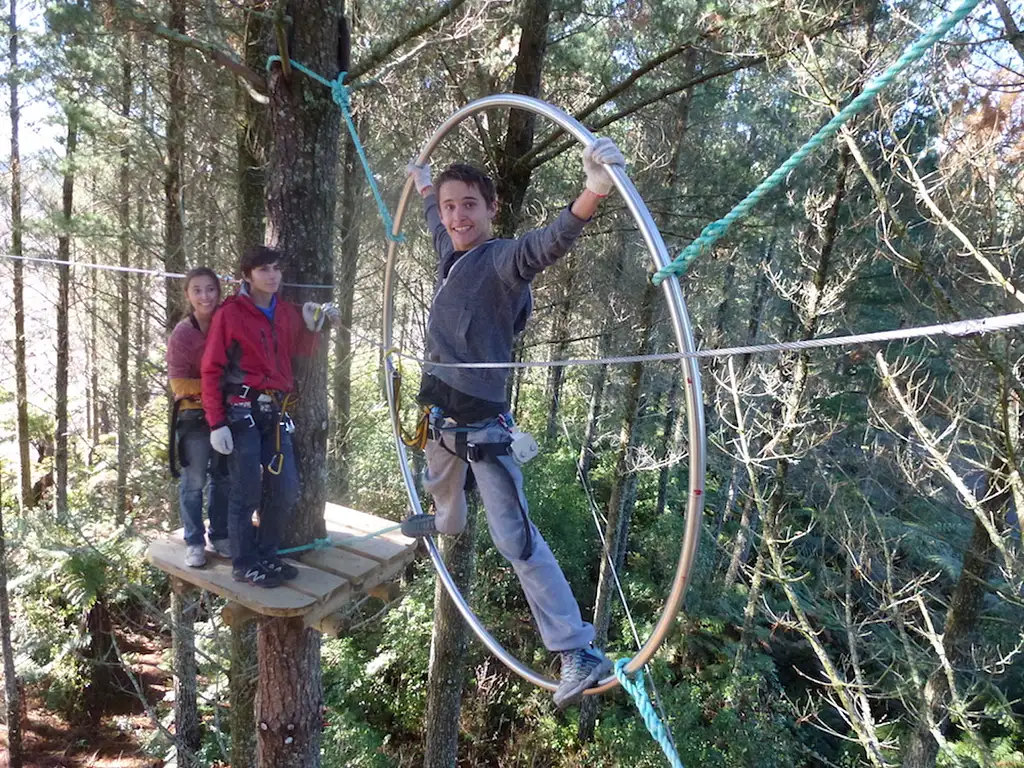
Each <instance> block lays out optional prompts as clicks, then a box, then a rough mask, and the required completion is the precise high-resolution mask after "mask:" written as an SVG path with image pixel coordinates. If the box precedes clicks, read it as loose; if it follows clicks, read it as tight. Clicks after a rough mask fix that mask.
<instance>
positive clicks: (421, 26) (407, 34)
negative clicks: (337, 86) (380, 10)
mask: <svg viewBox="0 0 1024 768" xmlns="http://www.w3.org/2000/svg"><path fill="white" fill-rule="evenodd" d="M465 2H466V0H448V2H447V3H445V4H444V5H440V6H438V7H437V8H435V9H434V10H433V11H431V12H430V13H428V14H427V15H426V16H424V17H423V18H422V19H419V20H417V21H416V22H414V23H413V24H412V26H410V27H409V28H408V29H406V30H405V31H403V32H400V33H399V34H397V35H395V36H394V37H392V38H391V39H390V40H385V41H384V42H382V43H381V44H380V45H374V46H372V47H371V48H370V50H369V52H368V53H367V54H366V55H365V56H364V57H363V60H362V61H360V62H359V63H358V64H356V65H354V66H353V67H352V71H351V72H349V73H348V78H347V79H348V81H349V82H351V81H353V80H355V79H356V78H359V77H362V76H363V75H365V74H366V73H367V72H369V71H371V70H373V69H376V68H377V67H379V66H380V65H381V63H383V61H384V60H385V59H386V58H387V57H388V56H390V55H391V54H392V53H394V52H395V51H396V50H397V49H398V48H401V47H402V46H403V45H405V44H406V43H407V42H409V41H410V40H412V39H414V38H416V37H419V36H420V35H422V34H423V33H424V32H426V31H427V30H428V29H430V28H431V27H432V26H434V25H435V24H437V22H439V21H441V19H444V18H447V17H448V16H450V15H451V14H452V13H453V12H454V11H456V10H458V8H459V6H461V5H462V4H463V3H465Z"/></svg>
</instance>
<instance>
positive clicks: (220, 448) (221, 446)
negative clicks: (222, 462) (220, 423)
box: [210, 427, 235, 456]
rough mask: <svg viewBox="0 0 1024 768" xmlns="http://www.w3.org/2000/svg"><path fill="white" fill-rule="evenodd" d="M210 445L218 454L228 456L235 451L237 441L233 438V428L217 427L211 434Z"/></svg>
mask: <svg viewBox="0 0 1024 768" xmlns="http://www.w3.org/2000/svg"><path fill="white" fill-rule="evenodd" d="M210 445H212V446H213V450H215V451H216V452H217V453H223V454H224V455H225V456H227V455H228V454H229V453H231V452H232V451H233V450H235V441H234V438H232V437H231V427H217V428H216V429H215V430H213V431H212V432H211V433H210Z"/></svg>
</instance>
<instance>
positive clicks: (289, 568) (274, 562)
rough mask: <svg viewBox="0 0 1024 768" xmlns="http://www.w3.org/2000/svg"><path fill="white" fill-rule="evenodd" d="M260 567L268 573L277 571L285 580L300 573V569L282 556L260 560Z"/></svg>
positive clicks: (289, 579)
mask: <svg viewBox="0 0 1024 768" xmlns="http://www.w3.org/2000/svg"><path fill="white" fill-rule="evenodd" d="M260 567H261V568H263V570H265V571H267V572H268V573H276V574H277V575H278V576H280V577H281V578H282V579H284V580H285V581H291V580H292V579H294V578H295V577H296V576H298V575H299V569H298V568H296V567H295V566H294V565H292V564H291V563H288V562H285V561H284V560H282V559H281V558H280V557H267V558H264V559H263V560H260Z"/></svg>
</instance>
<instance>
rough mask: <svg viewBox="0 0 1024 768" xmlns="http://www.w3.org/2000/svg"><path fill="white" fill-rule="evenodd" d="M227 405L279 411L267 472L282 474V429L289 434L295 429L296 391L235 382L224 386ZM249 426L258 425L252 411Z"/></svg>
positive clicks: (263, 411)
mask: <svg viewBox="0 0 1024 768" xmlns="http://www.w3.org/2000/svg"><path fill="white" fill-rule="evenodd" d="M224 394H225V396H226V400H227V405H229V406H232V405H234V406H241V407H243V408H252V407H253V405H254V404H255V407H256V408H258V409H259V410H260V412H261V413H268V414H271V415H273V414H274V411H275V410H276V411H277V419H276V421H275V424H274V455H273V456H271V457H270V461H268V462H267V472H269V473H270V474H272V475H280V474H281V470H282V469H284V453H282V452H281V430H284V431H285V432H287V433H288V434H291V433H292V432H294V431H295V422H294V421H292V417H291V413H290V411H291V409H292V408H294V407H295V404H296V403H297V402H298V397H296V395H295V393H293V392H288V393H281V392H279V391H277V390H276V389H262V390H261V389H256V388H255V387H250V386H249V385H248V384H234V385H228V386H226V387H224ZM282 395H283V396H282ZM246 420H247V421H248V422H249V427H250V428H252V427H255V426H256V419H255V418H253V415H252V413H249V414H247V415H246Z"/></svg>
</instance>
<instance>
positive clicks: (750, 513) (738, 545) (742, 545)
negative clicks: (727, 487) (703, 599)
mask: <svg viewBox="0 0 1024 768" xmlns="http://www.w3.org/2000/svg"><path fill="white" fill-rule="evenodd" d="M736 485H737V487H738V486H739V479H738V478H737V479H736ZM740 509H741V512H740V529H739V530H738V531H737V532H736V538H735V540H734V541H733V544H732V553H731V554H730V556H729V567H728V568H727V569H726V571H725V578H724V579H723V581H722V589H723V590H725V591H728V590H729V589H731V588H732V585H733V584H735V583H736V579H737V577H738V576H739V573H740V565H742V564H743V563H744V562H746V560H747V557H748V556H749V554H750V542H751V540H752V539H753V522H754V518H755V516H756V515H755V513H756V509H755V507H754V502H753V500H752V499H751V498H749V497H748V498H746V499H744V500H743V505H742V507H741V508H740Z"/></svg>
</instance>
